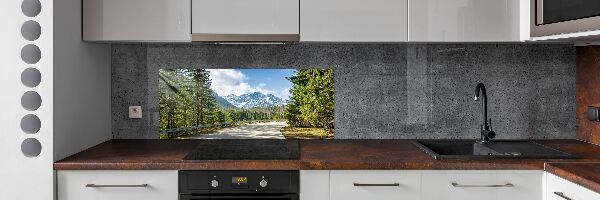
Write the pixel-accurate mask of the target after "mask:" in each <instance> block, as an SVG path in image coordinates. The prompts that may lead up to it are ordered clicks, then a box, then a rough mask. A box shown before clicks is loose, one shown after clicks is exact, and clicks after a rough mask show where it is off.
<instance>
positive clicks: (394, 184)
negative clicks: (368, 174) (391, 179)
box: [354, 183, 400, 187]
mask: <svg viewBox="0 0 600 200" xmlns="http://www.w3.org/2000/svg"><path fill="white" fill-rule="evenodd" d="M354 186H355V187H398V186H400V183H379V184H377V183H354Z"/></svg>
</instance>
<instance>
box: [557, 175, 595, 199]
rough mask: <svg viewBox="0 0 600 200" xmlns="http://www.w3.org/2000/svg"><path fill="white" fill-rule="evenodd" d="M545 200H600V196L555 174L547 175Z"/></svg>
mask: <svg viewBox="0 0 600 200" xmlns="http://www.w3.org/2000/svg"><path fill="white" fill-rule="evenodd" d="M545 176H546V191H545V195H546V198H545V200H569V199H572V200H598V199H600V194H599V193H596V192H594V191H591V190H589V189H587V188H584V187H582V186H580V185H577V184H575V183H573V182H570V181H567V180H565V179H563V178H560V177H558V176H556V175H554V174H551V173H547V172H546V174H545Z"/></svg>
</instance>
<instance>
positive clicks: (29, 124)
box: [21, 114, 42, 134]
mask: <svg viewBox="0 0 600 200" xmlns="http://www.w3.org/2000/svg"><path fill="white" fill-rule="evenodd" d="M41 126H42V121H40V118H39V117H38V116H36V115H33V114H28V115H25V116H24V117H23V118H22V119H21V129H22V130H23V132H25V133H28V134H35V133H37V132H38V131H40V128H41Z"/></svg>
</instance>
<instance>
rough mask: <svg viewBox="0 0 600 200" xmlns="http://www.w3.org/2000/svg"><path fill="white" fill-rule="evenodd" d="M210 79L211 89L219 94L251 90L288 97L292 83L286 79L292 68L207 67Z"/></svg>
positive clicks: (248, 91)
mask: <svg viewBox="0 0 600 200" xmlns="http://www.w3.org/2000/svg"><path fill="white" fill-rule="evenodd" d="M207 71H209V72H210V78H211V80H212V85H211V89H213V90H214V91H215V92H216V93H217V94H219V96H227V95H231V94H234V95H242V94H248V93H252V92H261V93H264V94H273V95H275V96H278V97H280V98H282V99H284V100H288V99H289V96H290V94H289V89H290V88H291V87H292V84H291V83H290V82H289V81H288V80H287V79H286V77H290V76H292V75H293V74H294V72H295V70H294V69H207Z"/></svg>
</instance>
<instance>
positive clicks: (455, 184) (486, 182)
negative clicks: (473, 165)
mask: <svg viewBox="0 0 600 200" xmlns="http://www.w3.org/2000/svg"><path fill="white" fill-rule="evenodd" d="M543 173H544V172H543V171H534V170H523V171H516V170H510V171H508V170H483V171H481V170H460V171H455V170H450V171H447V170H443V171H423V176H422V188H423V190H422V196H421V197H422V198H421V199H422V200H542V196H543V195H542V187H543V186H542V185H543V181H542V177H543Z"/></svg>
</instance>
